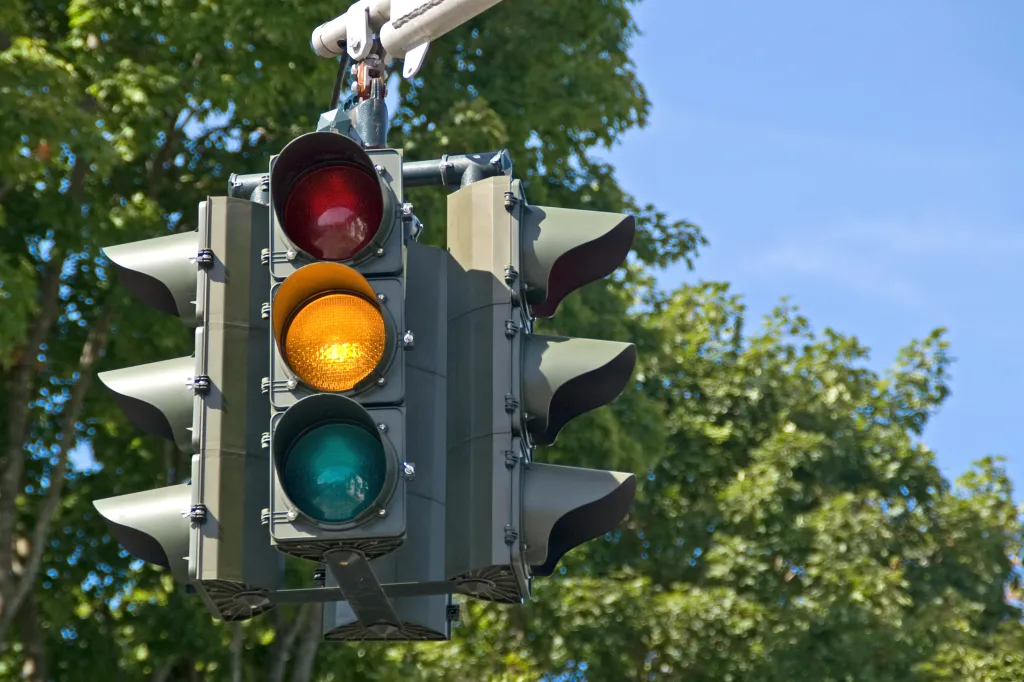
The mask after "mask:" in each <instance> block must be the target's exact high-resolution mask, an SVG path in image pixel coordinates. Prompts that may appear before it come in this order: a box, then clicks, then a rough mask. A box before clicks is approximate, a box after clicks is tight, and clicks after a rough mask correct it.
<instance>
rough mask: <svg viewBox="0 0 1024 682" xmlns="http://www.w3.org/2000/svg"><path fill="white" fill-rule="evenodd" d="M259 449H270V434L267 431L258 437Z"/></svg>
mask: <svg viewBox="0 0 1024 682" xmlns="http://www.w3.org/2000/svg"><path fill="white" fill-rule="evenodd" d="M260 447H261V448H269V447H270V432H269V431H264V432H263V434H262V435H260Z"/></svg>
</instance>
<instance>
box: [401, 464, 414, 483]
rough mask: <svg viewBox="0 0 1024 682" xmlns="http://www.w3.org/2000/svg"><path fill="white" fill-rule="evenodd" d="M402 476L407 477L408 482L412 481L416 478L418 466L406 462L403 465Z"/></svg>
mask: <svg viewBox="0 0 1024 682" xmlns="http://www.w3.org/2000/svg"><path fill="white" fill-rule="evenodd" d="M402 475H403V476H405V478H406V480H409V481H411V480H412V479H414V478H416V465H415V464H413V463H412V462H406V463H405V464H403V465H402Z"/></svg>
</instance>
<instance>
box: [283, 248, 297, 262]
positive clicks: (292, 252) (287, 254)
mask: <svg viewBox="0 0 1024 682" xmlns="http://www.w3.org/2000/svg"><path fill="white" fill-rule="evenodd" d="M298 255H299V254H297V253H296V252H295V249H288V250H287V251H285V254H284V257H285V258H287V259H288V260H295V259H296V258H297V257H298Z"/></svg>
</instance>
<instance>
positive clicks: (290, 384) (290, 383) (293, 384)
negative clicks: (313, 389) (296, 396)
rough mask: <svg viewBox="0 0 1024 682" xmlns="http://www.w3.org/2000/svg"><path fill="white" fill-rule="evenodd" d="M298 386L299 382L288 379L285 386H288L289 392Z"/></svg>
mask: <svg viewBox="0 0 1024 682" xmlns="http://www.w3.org/2000/svg"><path fill="white" fill-rule="evenodd" d="M298 385H299V382H297V381H296V380H295V379H289V380H288V383H287V384H286V386H288V390H289V391H294V390H295V389H296V388H297V387H298Z"/></svg>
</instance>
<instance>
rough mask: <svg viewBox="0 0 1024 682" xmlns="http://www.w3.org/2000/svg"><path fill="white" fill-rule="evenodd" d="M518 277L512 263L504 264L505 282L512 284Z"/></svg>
mask: <svg viewBox="0 0 1024 682" xmlns="http://www.w3.org/2000/svg"><path fill="white" fill-rule="evenodd" d="M518 278H519V272H517V271H516V269H515V267H514V266H512V265H506V266H505V284H507V285H509V286H512V285H513V284H515V283H516V280H517V279H518Z"/></svg>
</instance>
